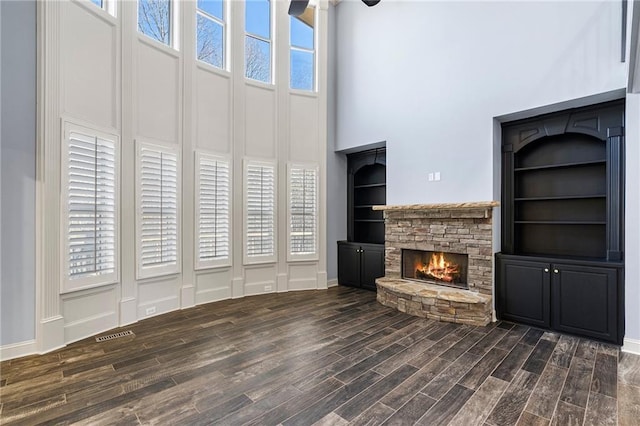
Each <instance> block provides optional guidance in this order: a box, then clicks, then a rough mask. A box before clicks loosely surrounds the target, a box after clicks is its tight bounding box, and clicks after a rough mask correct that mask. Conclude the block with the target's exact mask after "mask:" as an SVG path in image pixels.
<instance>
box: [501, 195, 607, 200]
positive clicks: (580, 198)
mask: <svg viewBox="0 0 640 426" xmlns="http://www.w3.org/2000/svg"><path fill="white" fill-rule="evenodd" d="M587 198H607V196H606V195H605V194H592V195H565V196H554V197H520V198H514V199H513V201H547V200H582V199H587Z"/></svg>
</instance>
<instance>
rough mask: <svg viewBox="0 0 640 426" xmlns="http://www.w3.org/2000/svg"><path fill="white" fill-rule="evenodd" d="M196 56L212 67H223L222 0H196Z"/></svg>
mask: <svg viewBox="0 0 640 426" xmlns="http://www.w3.org/2000/svg"><path fill="white" fill-rule="evenodd" d="M196 7H197V11H196V20H197V22H196V42H197V45H196V57H197V58H198V60H200V61H202V62H206V63H208V64H209V65H213V66H214V67H218V68H224V67H225V49H224V45H225V4H224V1H223V0H198V3H197V6H196Z"/></svg>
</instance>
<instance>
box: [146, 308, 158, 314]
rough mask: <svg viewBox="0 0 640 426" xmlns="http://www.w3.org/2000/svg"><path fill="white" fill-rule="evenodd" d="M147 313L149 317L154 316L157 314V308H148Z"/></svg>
mask: <svg viewBox="0 0 640 426" xmlns="http://www.w3.org/2000/svg"><path fill="white" fill-rule="evenodd" d="M146 312H147V315H153V314H155V313H156V307H155V306H152V307H150V308H147V311H146Z"/></svg>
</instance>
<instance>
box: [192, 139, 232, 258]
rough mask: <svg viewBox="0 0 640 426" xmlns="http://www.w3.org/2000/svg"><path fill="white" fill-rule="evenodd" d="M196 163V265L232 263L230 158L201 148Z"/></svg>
mask: <svg viewBox="0 0 640 426" xmlns="http://www.w3.org/2000/svg"><path fill="white" fill-rule="evenodd" d="M196 167H197V169H196V170H197V173H196V207H195V209H196V220H195V223H196V268H198V269H199V268H207V267H214V266H229V265H230V264H231V262H230V260H231V256H230V255H231V248H230V228H231V226H230V205H231V190H230V189H231V188H230V187H231V181H230V173H229V161H228V160H226V159H224V158H220V157H216V156H213V155H209V154H205V153H201V152H197V153H196Z"/></svg>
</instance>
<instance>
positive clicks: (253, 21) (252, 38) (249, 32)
mask: <svg viewBox="0 0 640 426" xmlns="http://www.w3.org/2000/svg"><path fill="white" fill-rule="evenodd" d="M245 31H246V34H245V38H244V61H245V76H246V77H247V78H250V79H252V80H258V81H262V82H264V83H271V80H272V79H271V2H270V1H269V0H247V1H246V3H245Z"/></svg>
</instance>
